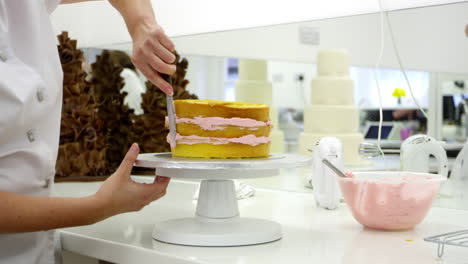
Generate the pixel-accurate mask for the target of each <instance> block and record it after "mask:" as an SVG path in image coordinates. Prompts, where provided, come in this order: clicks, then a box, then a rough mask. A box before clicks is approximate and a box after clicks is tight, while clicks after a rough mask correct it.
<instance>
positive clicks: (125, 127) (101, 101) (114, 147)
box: [91, 50, 133, 171]
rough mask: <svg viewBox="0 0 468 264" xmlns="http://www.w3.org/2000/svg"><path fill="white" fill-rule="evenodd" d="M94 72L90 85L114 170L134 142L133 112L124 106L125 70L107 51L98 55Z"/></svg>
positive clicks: (108, 159)
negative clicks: (122, 73) (122, 91)
mask: <svg viewBox="0 0 468 264" xmlns="http://www.w3.org/2000/svg"><path fill="white" fill-rule="evenodd" d="M92 69H93V76H92V79H91V83H92V85H93V90H94V94H95V96H96V101H97V103H98V105H99V108H98V118H99V120H101V121H102V123H103V129H104V135H105V141H106V150H107V151H106V157H107V162H108V164H109V169H110V170H112V171H114V170H115V169H117V168H118V166H119V165H120V162H121V161H122V159H123V158H124V156H125V154H126V153H127V151H128V149H129V148H130V145H131V144H132V142H133V138H132V129H131V128H132V120H131V118H130V115H132V114H133V110H131V109H129V108H128V107H127V106H126V105H125V104H124V98H125V96H126V95H127V93H120V90H121V89H122V87H123V86H124V80H123V79H122V77H120V73H121V72H122V70H123V68H122V67H121V66H117V65H115V64H114V63H113V62H112V60H111V58H110V54H109V51H108V50H104V51H103V52H102V54H101V55H99V56H97V59H96V62H95V63H94V64H92Z"/></svg>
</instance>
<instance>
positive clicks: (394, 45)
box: [379, 0, 429, 120]
mask: <svg viewBox="0 0 468 264" xmlns="http://www.w3.org/2000/svg"><path fill="white" fill-rule="evenodd" d="M380 1H381V0H379V2H380ZM385 17H386V18H387V25H388V31H389V33H390V39H391V40H392V45H393V50H394V51H395V55H396V58H397V61H398V65H399V66H400V70H401V72H402V73H403V76H404V77H405V80H406V84H407V85H408V89H409V91H410V95H411V99H412V100H413V102H414V104H415V105H416V106H417V107H418V108H419V111H421V113H422V114H423V115H424V117H425V118H426V119H427V120H429V118H428V116H427V113H426V111H424V109H423V108H422V107H421V105H420V104H419V102H418V100H416V97H415V96H414V93H413V88H412V87H411V83H410V81H409V78H408V75H407V74H406V70H405V68H404V67H403V63H402V62H401V58H400V53H399V52H398V48H397V46H396V43H395V37H394V35H393V29H392V24H391V23H390V19H389V17H388V12H385Z"/></svg>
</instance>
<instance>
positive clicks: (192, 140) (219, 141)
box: [176, 134, 271, 146]
mask: <svg viewBox="0 0 468 264" xmlns="http://www.w3.org/2000/svg"><path fill="white" fill-rule="evenodd" d="M176 141H177V143H178V144H187V145H194V144H201V143H207V144H213V145H223V144H228V143H240V144H246V145H250V146H257V145H260V144H266V143H268V142H270V141H271V139H270V138H269V137H257V136H255V135H246V136H242V137H238V138H220V137H200V136H195V135H191V136H182V135H180V134H177V136H176Z"/></svg>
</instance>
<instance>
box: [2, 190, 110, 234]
mask: <svg viewBox="0 0 468 264" xmlns="http://www.w3.org/2000/svg"><path fill="white" fill-rule="evenodd" d="M0 201H1V203H0V212H1V215H0V234H1V233H19V232H33V231H42V230H50V229H56V228H62V227H70V226H81V225H89V224H93V223H95V222H98V221H100V220H103V219H105V218H107V217H109V216H110V215H112V213H111V212H107V211H106V210H103V209H105V208H106V207H105V206H104V205H103V204H101V203H100V202H98V201H97V199H95V197H94V196H88V197H83V198H62V197H36V196H24V195H18V194H15V193H11V192H4V191H0Z"/></svg>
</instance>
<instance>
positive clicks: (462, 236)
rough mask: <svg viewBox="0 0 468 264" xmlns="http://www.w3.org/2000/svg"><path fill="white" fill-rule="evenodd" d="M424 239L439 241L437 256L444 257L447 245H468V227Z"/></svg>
mask: <svg viewBox="0 0 468 264" xmlns="http://www.w3.org/2000/svg"><path fill="white" fill-rule="evenodd" d="M424 241H427V242H433V243H437V244H438V245H437V256H438V257H439V258H442V256H443V255H444V250H445V245H450V246H460V247H468V229H467V230H460V231H455V232H450V233H445V234H440V235H436V236H431V237H426V238H424Z"/></svg>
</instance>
